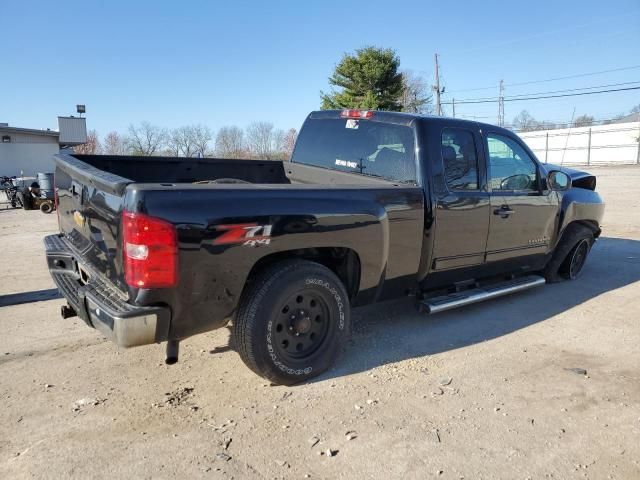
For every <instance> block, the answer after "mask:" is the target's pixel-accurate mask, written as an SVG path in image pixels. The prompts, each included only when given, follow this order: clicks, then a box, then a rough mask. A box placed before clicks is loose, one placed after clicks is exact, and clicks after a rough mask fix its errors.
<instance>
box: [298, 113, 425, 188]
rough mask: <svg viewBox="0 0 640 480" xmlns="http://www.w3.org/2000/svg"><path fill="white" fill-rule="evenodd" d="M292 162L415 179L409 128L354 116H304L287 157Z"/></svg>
mask: <svg viewBox="0 0 640 480" xmlns="http://www.w3.org/2000/svg"><path fill="white" fill-rule="evenodd" d="M291 160H292V161H293V162H296V163H304V164H307V165H314V166H316V167H323V168H330V169H332V170H340V171H344V172H351V173H360V174H362V175H371V176H374V177H382V178H386V179H389V180H393V181H397V182H407V183H415V181H416V167H415V144H414V135H413V129H412V128H411V127H407V126H404V125H396V124H391V123H382V122H376V121H374V120H358V119H345V118H340V119H308V120H307V121H306V123H305V125H304V128H303V129H302V131H301V132H300V135H299V137H298V140H297V143H296V149H295V151H294V152H293V157H292V159H291Z"/></svg>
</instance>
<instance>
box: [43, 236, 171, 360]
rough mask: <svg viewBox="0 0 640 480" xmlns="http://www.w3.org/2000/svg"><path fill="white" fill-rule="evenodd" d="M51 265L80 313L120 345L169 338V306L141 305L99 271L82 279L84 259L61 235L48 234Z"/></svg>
mask: <svg viewBox="0 0 640 480" xmlns="http://www.w3.org/2000/svg"><path fill="white" fill-rule="evenodd" d="M44 245H45V250H46V256H47V266H48V267H49V273H50V274H51V277H52V278H53V281H54V282H55V284H56V286H57V287H58V290H60V293H62V295H64V297H65V298H66V299H67V302H68V303H69V306H71V307H72V308H73V309H74V310H75V311H76V313H77V314H78V316H79V317H80V318H82V320H84V321H85V322H86V323H87V325H89V326H90V327H93V328H96V329H97V330H100V331H101V332H102V333H103V334H104V335H105V336H106V337H107V338H109V339H110V340H111V341H113V342H114V343H116V344H117V345H118V346H119V347H124V348H128V347H135V346H138V345H148V344H151V343H158V342H162V341H165V340H167V337H168V332H169V322H170V319H171V312H170V310H169V308H168V307H140V306H136V305H131V304H130V303H127V301H126V299H125V298H124V297H123V294H122V293H121V292H119V291H118V290H117V289H116V288H115V287H114V286H113V285H111V284H110V282H108V281H104V280H102V279H101V277H100V276H99V275H97V274H96V275H91V276H90V277H89V280H88V281H87V282H84V283H83V282H81V279H80V273H79V269H78V265H81V266H82V267H83V269H84V270H85V271H91V268H90V267H89V266H87V265H85V264H83V263H82V261H81V259H80V258H79V256H78V255H77V253H76V252H75V251H74V249H73V248H72V247H71V246H70V245H69V244H68V242H67V241H65V239H64V237H62V236H61V235H49V236H47V237H45V238H44Z"/></svg>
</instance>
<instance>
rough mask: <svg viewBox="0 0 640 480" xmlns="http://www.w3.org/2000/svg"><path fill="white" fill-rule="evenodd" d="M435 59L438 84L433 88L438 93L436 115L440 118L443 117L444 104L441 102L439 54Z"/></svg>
mask: <svg viewBox="0 0 640 480" xmlns="http://www.w3.org/2000/svg"><path fill="white" fill-rule="evenodd" d="M435 59H436V78H435V80H436V84H435V85H433V86H432V87H431V88H433V90H434V91H435V92H436V115H438V116H442V103H441V102H440V93H442V92H440V70H439V66H438V54H437V53H436V54H435Z"/></svg>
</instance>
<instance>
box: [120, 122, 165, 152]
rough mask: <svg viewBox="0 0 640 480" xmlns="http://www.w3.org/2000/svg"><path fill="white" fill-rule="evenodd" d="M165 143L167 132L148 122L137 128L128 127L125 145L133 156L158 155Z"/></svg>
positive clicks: (133, 126)
mask: <svg viewBox="0 0 640 480" xmlns="http://www.w3.org/2000/svg"><path fill="white" fill-rule="evenodd" d="M166 142H167V130H166V129H165V128H161V127H157V126H155V125H152V124H150V123H149V122H142V123H141V124H140V125H138V126H137V127H136V126H135V125H129V135H128V136H127V139H126V142H125V143H126V145H127V147H128V149H129V150H130V152H131V153H132V154H133V155H147V156H149V155H153V154H154V153H158V152H159V151H160V150H161V149H162V147H163V146H164V145H165V144H166Z"/></svg>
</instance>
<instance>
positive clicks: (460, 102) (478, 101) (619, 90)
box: [442, 86, 640, 105]
mask: <svg viewBox="0 0 640 480" xmlns="http://www.w3.org/2000/svg"><path fill="white" fill-rule="evenodd" d="M629 90H640V86H638V87H626V88H612V89H609V90H598V91H596V92H580V93H565V94H561V95H540V96H532V97H523V98H519V97H515V96H514V97H505V98H504V100H503V101H505V102H519V101H523V100H543V99H546V98H561V97H578V96H582V95H597V94H600V93H612V92H624V91H629ZM530 95H538V94H535V93H533V94H530ZM496 100H497V99H496V98H494V99H492V100H471V101H461V100H459V101H456V103H457V104H460V105H462V104H474V103H493V102H495V101H496ZM449 104H451V102H442V105H449Z"/></svg>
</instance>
